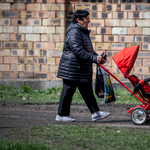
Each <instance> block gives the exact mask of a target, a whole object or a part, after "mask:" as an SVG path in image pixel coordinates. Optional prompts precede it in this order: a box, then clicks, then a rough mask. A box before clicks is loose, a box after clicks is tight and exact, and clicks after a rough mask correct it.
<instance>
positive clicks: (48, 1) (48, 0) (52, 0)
mask: <svg viewBox="0 0 150 150" xmlns="http://www.w3.org/2000/svg"><path fill="white" fill-rule="evenodd" d="M47 3H55V0H47Z"/></svg>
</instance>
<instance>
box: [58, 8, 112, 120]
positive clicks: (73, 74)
mask: <svg viewBox="0 0 150 150" xmlns="http://www.w3.org/2000/svg"><path fill="white" fill-rule="evenodd" d="M89 23H90V19H89V12H88V11H86V10H76V11H75V12H74V14H73V18H72V23H71V25H70V26H69V28H68V30H67V33H66V38H65V42H64V47H63V54H62V57H61V60H60V64H59V69H58V74H57V77H59V78H62V79H63V89H62V92H61V96H60V101H59V108H58V115H57V116H56V120H57V121H68V122H72V121H75V119H74V118H72V117H70V116H69V115H70V105H71V101H72V96H73V94H74V92H75V90H76V88H77V87H78V89H79V91H80V93H81V95H82V97H83V99H84V101H85V103H86V104H87V106H88V108H89V110H90V112H91V114H92V117H91V118H92V121H96V120H98V119H102V118H104V117H107V116H108V115H109V114H110V113H106V112H102V111H100V110H99V108H98V105H97V102H96V99H95V97H94V95H93V88H92V75H93V68H92V63H97V64H99V63H105V62H106V60H104V59H103V58H102V57H101V56H98V54H97V53H96V52H95V51H94V50H93V47H92V43H91V40H90V37H89V34H90V31H89V30H88V24H89Z"/></svg>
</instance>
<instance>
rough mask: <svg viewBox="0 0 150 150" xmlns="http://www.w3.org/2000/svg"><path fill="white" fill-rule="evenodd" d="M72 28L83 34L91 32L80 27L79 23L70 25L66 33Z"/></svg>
mask: <svg viewBox="0 0 150 150" xmlns="http://www.w3.org/2000/svg"><path fill="white" fill-rule="evenodd" d="M72 28H79V29H80V30H82V31H83V32H85V33H86V34H87V33H88V34H90V32H91V30H88V29H86V28H84V27H83V26H82V25H80V24H79V23H71V24H70V26H69V28H68V30H67V32H68V31H69V30H70V29H72Z"/></svg>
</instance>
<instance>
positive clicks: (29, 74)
mask: <svg viewBox="0 0 150 150" xmlns="http://www.w3.org/2000/svg"><path fill="white" fill-rule="evenodd" d="M19 78H25V79H33V72H19Z"/></svg>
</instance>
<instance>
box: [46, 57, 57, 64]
mask: <svg viewBox="0 0 150 150" xmlns="http://www.w3.org/2000/svg"><path fill="white" fill-rule="evenodd" d="M55 59H56V58H47V64H50V65H55V62H56V61H55Z"/></svg>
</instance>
